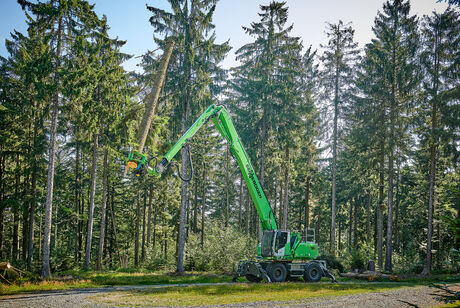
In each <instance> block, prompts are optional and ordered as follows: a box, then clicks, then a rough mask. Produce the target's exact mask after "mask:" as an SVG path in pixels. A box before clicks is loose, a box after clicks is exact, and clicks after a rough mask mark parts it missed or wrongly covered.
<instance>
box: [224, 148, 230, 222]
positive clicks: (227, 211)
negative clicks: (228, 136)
mask: <svg viewBox="0 0 460 308" xmlns="http://www.w3.org/2000/svg"><path fill="white" fill-rule="evenodd" d="M225 149H226V150H225V227H228V221H229V219H230V218H229V214H230V176H229V173H230V170H229V169H230V167H229V160H230V158H229V156H230V155H228V152H230V148H229V145H228V143H227V146H226V148H225Z"/></svg>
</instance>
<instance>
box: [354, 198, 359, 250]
mask: <svg viewBox="0 0 460 308" xmlns="http://www.w3.org/2000/svg"><path fill="white" fill-rule="evenodd" d="M359 200H360V199H359V197H357V196H356V197H355V208H354V213H353V248H354V249H356V248H357V247H358V202H359Z"/></svg>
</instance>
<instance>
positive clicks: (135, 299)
mask: <svg viewBox="0 0 460 308" xmlns="http://www.w3.org/2000/svg"><path fill="white" fill-rule="evenodd" d="M416 286H417V285H416V284H413V283H398V284H379V283H371V284H362V283H359V284H329V283H316V284H306V283H283V284H236V285H215V286H191V287H184V288H178V287H165V288H150V289H144V290H132V291H122V292H110V293H108V294H104V295H103V296H99V295H98V296H94V297H92V300H94V301H96V302H98V303H102V304H105V305H117V306H199V305H224V304H242V303H249V302H269V301H277V302H278V301H279V302H287V301H289V302H292V301H305V300H308V299H314V298H320V297H330V296H342V295H351V294H361V293H369V292H378V291H385V290H391V289H397V288H402V287H416Z"/></svg>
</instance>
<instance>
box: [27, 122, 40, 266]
mask: <svg viewBox="0 0 460 308" xmlns="http://www.w3.org/2000/svg"><path fill="white" fill-rule="evenodd" d="M37 137H38V121H37V119H35V123H34V135H33V149H34V150H33V154H32V156H33V158H32V195H31V198H30V206H29V226H28V227H29V232H28V233H29V234H28V235H29V238H28V240H27V242H28V244H29V249H28V252H27V269H28V270H29V271H30V270H32V262H33V256H34V222H35V203H36V200H35V198H36V197H35V196H36V195H37V168H38V166H37V162H36V160H37V157H36V155H35V151H36V150H35V149H36V147H37Z"/></svg>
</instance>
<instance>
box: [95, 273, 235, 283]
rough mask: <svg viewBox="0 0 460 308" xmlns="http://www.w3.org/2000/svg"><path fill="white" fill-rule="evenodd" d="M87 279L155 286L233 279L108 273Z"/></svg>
mask: <svg viewBox="0 0 460 308" xmlns="http://www.w3.org/2000/svg"><path fill="white" fill-rule="evenodd" d="M87 279H89V280H91V281H92V282H93V283H95V284H98V285H109V286H114V285H153V284H176V283H217V282H230V281H231V277H229V276H224V275H212V274H209V275H187V276H175V275H158V274H139V275H133V274H129V273H127V274H124V273H108V274H97V275H89V276H88V277H87Z"/></svg>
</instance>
